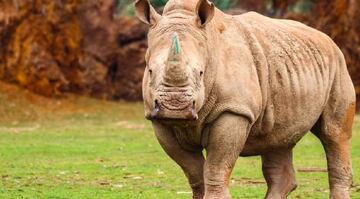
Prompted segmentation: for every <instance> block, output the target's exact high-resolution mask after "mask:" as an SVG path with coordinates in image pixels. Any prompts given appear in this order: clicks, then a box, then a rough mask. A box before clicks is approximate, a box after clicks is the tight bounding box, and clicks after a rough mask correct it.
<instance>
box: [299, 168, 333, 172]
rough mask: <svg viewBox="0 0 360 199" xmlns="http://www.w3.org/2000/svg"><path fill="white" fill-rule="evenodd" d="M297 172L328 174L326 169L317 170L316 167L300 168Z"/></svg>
mask: <svg viewBox="0 0 360 199" xmlns="http://www.w3.org/2000/svg"><path fill="white" fill-rule="evenodd" d="M297 171H298V172H300V173H327V172H328V171H327V169H325V168H316V167H312V168H310V167H309V168H298V169H297Z"/></svg>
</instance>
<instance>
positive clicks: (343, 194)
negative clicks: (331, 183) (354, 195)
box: [330, 187, 350, 199]
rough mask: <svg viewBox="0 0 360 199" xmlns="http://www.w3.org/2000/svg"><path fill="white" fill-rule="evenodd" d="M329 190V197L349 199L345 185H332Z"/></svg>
mask: <svg viewBox="0 0 360 199" xmlns="http://www.w3.org/2000/svg"><path fill="white" fill-rule="evenodd" d="M330 192H331V193H330V198H331V199H350V194H349V189H348V188H346V187H345V188H344V187H333V188H331V191H330Z"/></svg>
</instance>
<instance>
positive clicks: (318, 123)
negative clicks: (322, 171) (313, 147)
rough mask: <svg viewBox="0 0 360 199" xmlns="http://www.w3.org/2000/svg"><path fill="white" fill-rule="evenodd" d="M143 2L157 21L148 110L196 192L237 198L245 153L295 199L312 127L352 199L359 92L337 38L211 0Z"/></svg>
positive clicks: (144, 12)
mask: <svg viewBox="0 0 360 199" xmlns="http://www.w3.org/2000/svg"><path fill="white" fill-rule="evenodd" d="M135 8H136V14H137V16H138V17H139V19H140V20H142V21H143V22H145V23H147V24H149V26H150V30H149V33H148V43H149V49H148V51H147V54H146V61H147V67H146V71H145V75H144V79H143V97H144V105H145V114H146V117H147V118H148V119H150V120H152V123H153V126H154V130H155V134H156V136H157V138H158V140H159V143H160V144H161V146H162V147H163V148H164V150H165V151H166V152H167V154H168V155H169V156H170V157H171V158H172V159H173V160H174V161H176V162H177V163H178V164H179V165H180V166H181V168H182V169H183V170H184V173H185V174H186V176H187V178H188V180H189V183H190V186H191V188H192V190H193V197H194V198H231V196H230V194H229V190H228V182H229V177H230V175H231V171H232V169H233V167H234V164H235V161H236V159H237V157H238V156H239V155H240V156H251V155H261V158H262V164H263V167H262V170H263V174H264V177H265V180H266V182H267V185H268V191H267V193H266V196H265V197H266V198H286V196H287V195H288V194H289V193H290V192H291V191H293V190H294V189H295V188H296V186H297V184H296V180H295V175H294V169H293V165H292V148H293V147H294V146H295V144H296V143H297V142H298V141H299V140H300V139H301V138H302V137H303V136H304V135H305V134H306V132H308V131H311V132H312V133H314V134H315V135H316V136H317V137H318V138H319V139H320V140H321V141H322V143H323V145H324V148H325V150H326V155H327V163H328V168H329V169H328V171H329V182H330V197H331V198H336V199H340V198H341V199H343V198H349V187H350V185H351V182H352V173H351V164H350V146H349V142H350V138H351V126H352V123H353V118H354V109H355V106H354V102H355V91H354V86H353V84H352V82H351V80H350V77H349V74H348V71H347V68H346V64H345V60H344V57H343V54H342V53H341V51H340V50H339V48H338V47H337V46H336V45H335V44H334V42H333V41H332V40H331V39H330V38H329V37H328V36H326V35H325V34H323V33H321V32H319V31H317V30H315V29H312V28H310V27H308V26H306V25H304V24H301V23H299V22H295V21H290V20H278V19H271V18H268V17H265V16H262V15H260V14H257V13H254V12H249V13H246V14H243V15H238V16H231V15H226V14H224V13H222V12H221V11H219V10H218V9H216V8H215V7H214V5H213V4H212V3H210V2H208V1H207V0H187V1H185V0H170V1H169V2H168V3H167V4H166V6H165V8H164V12H163V15H162V16H161V15H159V14H158V13H156V11H155V10H154V9H153V7H152V6H151V5H150V4H149V2H148V1H147V0H137V1H136V2H135ZM203 149H205V150H206V160H205V158H204V156H203V153H202V150H203Z"/></svg>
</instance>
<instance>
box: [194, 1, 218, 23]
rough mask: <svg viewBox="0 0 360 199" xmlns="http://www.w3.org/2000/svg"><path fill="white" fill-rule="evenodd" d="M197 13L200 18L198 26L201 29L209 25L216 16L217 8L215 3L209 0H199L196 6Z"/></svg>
mask: <svg viewBox="0 0 360 199" xmlns="http://www.w3.org/2000/svg"><path fill="white" fill-rule="evenodd" d="M196 13H197V16H198V19H197V20H198V24H199V26H201V27H204V26H205V25H206V24H207V23H209V22H210V21H211V20H212V18H213V17H214V14H215V6H214V4H213V3H211V2H209V1H208V0H199V2H198V4H197V5H196Z"/></svg>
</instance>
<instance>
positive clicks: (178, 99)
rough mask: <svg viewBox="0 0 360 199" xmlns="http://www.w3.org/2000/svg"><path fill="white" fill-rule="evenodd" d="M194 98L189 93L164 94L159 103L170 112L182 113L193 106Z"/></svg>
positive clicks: (160, 96) (161, 95)
mask: <svg viewBox="0 0 360 199" xmlns="http://www.w3.org/2000/svg"><path fill="white" fill-rule="evenodd" d="M192 96H193V95H192V94H191V93H189V92H164V93H161V94H160V95H159V98H158V103H160V106H161V107H163V108H166V109H168V110H172V111H181V110H185V109H187V108H188V107H190V106H192V105H193V103H194V102H193V97H192Z"/></svg>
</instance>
